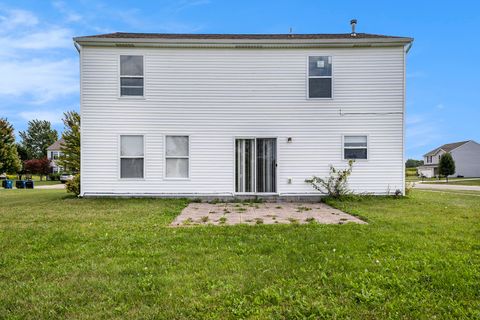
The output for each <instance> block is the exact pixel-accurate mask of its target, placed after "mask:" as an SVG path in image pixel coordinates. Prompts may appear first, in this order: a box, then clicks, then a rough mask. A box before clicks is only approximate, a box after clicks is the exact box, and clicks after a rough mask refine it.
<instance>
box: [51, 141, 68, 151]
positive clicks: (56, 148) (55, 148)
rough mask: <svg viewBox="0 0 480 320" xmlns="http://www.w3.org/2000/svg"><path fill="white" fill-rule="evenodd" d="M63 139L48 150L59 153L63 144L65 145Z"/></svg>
mask: <svg viewBox="0 0 480 320" xmlns="http://www.w3.org/2000/svg"><path fill="white" fill-rule="evenodd" d="M63 142H64V141H63V139H59V140H57V141H55V142H54V143H53V144H52V145H51V146H50V147H48V148H47V150H48V151H57V150H60V148H61V146H62V144H63Z"/></svg>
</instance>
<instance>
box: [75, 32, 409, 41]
mask: <svg viewBox="0 0 480 320" xmlns="http://www.w3.org/2000/svg"><path fill="white" fill-rule="evenodd" d="M82 38H105V39H230V40H235V39H252V40H254V39H255V40H267V39H379V38H383V39H391V38H394V39H402V38H403V37H397V36H387V35H381V34H371V33H356V35H355V36H352V35H351V34H350V33H303V34H295V33H284V34H281V33H268V34H257V33H252V34H227V33H132V32H114V33H106V34H97V35H93V36H84V37H77V38H75V39H76V40H81V39H82ZM409 39H410V38H409Z"/></svg>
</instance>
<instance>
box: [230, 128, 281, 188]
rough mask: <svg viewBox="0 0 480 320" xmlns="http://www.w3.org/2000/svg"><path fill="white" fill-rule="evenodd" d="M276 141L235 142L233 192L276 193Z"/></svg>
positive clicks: (253, 139) (239, 140) (259, 139)
mask: <svg viewBox="0 0 480 320" xmlns="http://www.w3.org/2000/svg"><path fill="white" fill-rule="evenodd" d="M276 186H277V140H276V139H275V138H250V139H236V140H235V192H238V193H253V192H263V193H273V192H276V191H277V187H276Z"/></svg>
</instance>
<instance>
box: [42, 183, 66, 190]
mask: <svg viewBox="0 0 480 320" xmlns="http://www.w3.org/2000/svg"><path fill="white" fill-rule="evenodd" d="M35 189H65V184H63V183H59V184H47V185H44V186H35Z"/></svg>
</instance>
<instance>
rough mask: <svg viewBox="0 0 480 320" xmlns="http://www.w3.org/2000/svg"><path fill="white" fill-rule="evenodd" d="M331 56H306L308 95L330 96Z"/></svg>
mask: <svg viewBox="0 0 480 320" xmlns="http://www.w3.org/2000/svg"><path fill="white" fill-rule="evenodd" d="M332 88H333V84H332V57H330V56H310V57H308V97H309V98H332V97H333V94H332V92H333V89H332Z"/></svg>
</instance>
